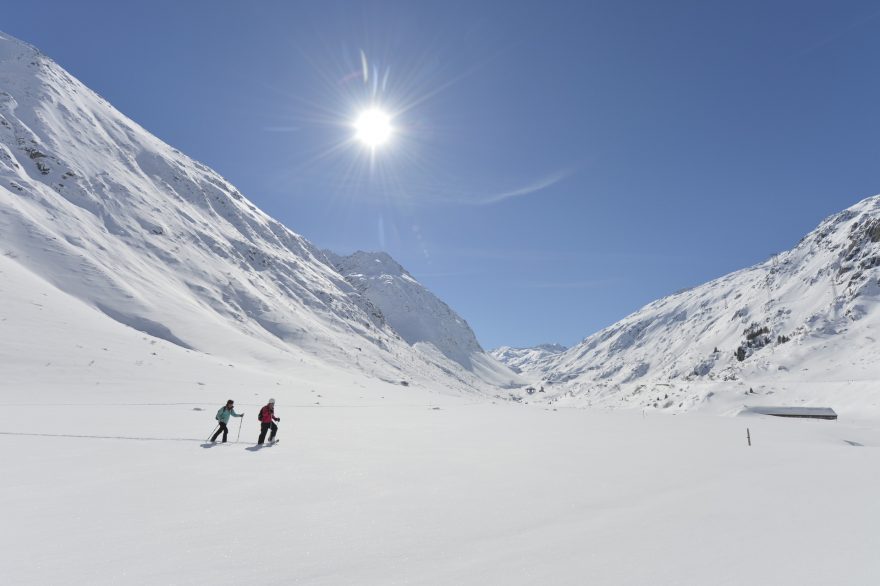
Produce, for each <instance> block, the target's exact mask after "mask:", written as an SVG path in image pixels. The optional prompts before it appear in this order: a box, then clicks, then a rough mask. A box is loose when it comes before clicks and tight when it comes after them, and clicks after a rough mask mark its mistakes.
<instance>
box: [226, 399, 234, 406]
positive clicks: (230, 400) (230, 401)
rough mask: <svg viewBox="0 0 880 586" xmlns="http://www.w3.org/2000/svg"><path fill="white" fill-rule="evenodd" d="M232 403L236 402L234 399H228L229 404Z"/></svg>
mask: <svg viewBox="0 0 880 586" xmlns="http://www.w3.org/2000/svg"><path fill="white" fill-rule="evenodd" d="M230 403H235V401H233V400H232V399H229V400H228V401H226V404H227V405H229V404H230Z"/></svg>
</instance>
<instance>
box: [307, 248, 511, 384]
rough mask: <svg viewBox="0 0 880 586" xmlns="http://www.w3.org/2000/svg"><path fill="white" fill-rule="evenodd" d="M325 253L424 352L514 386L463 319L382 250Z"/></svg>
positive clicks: (505, 368) (491, 380)
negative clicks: (338, 253) (343, 254)
mask: <svg viewBox="0 0 880 586" xmlns="http://www.w3.org/2000/svg"><path fill="white" fill-rule="evenodd" d="M325 252H326V254H327V257H328V259H329V260H330V262H331V263H332V264H333V266H334V267H335V268H336V270H338V271H339V273H340V274H342V275H343V276H344V277H345V279H346V281H348V282H349V283H350V284H351V285H352V286H353V287H354V288H355V289H356V290H357V291H358V292H359V293H360V294H361V295H362V296H363V297H364V298H365V299H366V300H368V301H369V302H370V303H371V305H372V306H373V307H375V308H377V309H378V310H379V311H380V312H381V316H382V317H384V319H385V320H386V321H387V323H388V324H389V325H390V326H391V327H392V328H394V331H396V332H397V333H398V334H400V336H401V337H402V338H403V339H404V340H405V341H406V342H407V343H408V344H410V345H412V346H414V347H415V348H417V349H419V350H420V351H422V352H423V353H427V354H428V355H432V356H434V355H436V354H437V353H438V352H439V353H440V354H441V355H443V356H445V357H446V358H448V359H449V360H452V361H453V362H455V363H457V364H459V365H460V366H461V367H462V368H464V369H465V370H467V371H470V372H473V373H475V374H476V375H477V376H479V377H480V378H482V379H484V380H486V381H487V382H490V383H491V384H493V385H498V386H515V385H517V383H518V382H519V377H518V376H517V375H516V373H515V372H512V371H511V370H510V369H509V368H507V367H505V366H504V365H503V364H501V363H499V362H498V361H497V360H495V359H494V358H493V357H492V356H490V355H489V354H487V353H486V352H485V351H483V348H482V347H480V344H479V342H477V337H476V336H475V335H474V332H473V330H471V328H470V326H469V325H468V324H467V322H466V321H465V320H464V319H463V318H462V317H461V316H460V315H458V314H457V313H456V312H455V311H453V310H452V308H450V307H449V306H448V305H446V303H444V302H443V301H442V300H440V299H439V298H438V297H437V296H436V295H434V294H433V293H431V292H430V291H429V290H428V289H426V288H425V287H424V285H422V284H421V283H419V282H418V281H417V280H416V279H415V278H414V277H413V276H412V275H411V274H409V273H408V272H407V271H406V269H404V268H403V267H402V266H401V265H400V264H399V263H398V262H397V261H395V260H394V259H393V258H391V257H390V256H388V255H387V254H386V253H384V252H362V251H358V252H355V253H354V254H352V255H350V256H339V255H336V254H334V253H332V252H329V251H325Z"/></svg>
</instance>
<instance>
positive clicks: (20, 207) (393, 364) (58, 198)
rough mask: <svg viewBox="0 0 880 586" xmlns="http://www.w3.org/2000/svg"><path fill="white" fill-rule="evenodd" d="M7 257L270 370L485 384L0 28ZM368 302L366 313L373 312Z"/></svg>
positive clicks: (180, 337) (172, 332)
mask: <svg viewBox="0 0 880 586" xmlns="http://www.w3.org/2000/svg"><path fill="white" fill-rule="evenodd" d="M0 252H2V254H4V255H6V256H7V257H10V258H13V259H15V261H16V262H18V263H20V264H21V265H22V266H24V267H26V268H27V269H28V270H30V271H32V272H33V273H35V274H36V275H39V276H41V277H42V278H44V279H46V280H47V281H49V282H51V283H52V284H54V285H55V286H56V287H58V288H59V289H60V290H62V291H64V292H66V293H67V294H69V295H71V296H73V297H75V298H76V299H79V300H81V301H83V302H85V303H86V304H87V305H89V306H91V307H92V308H94V309H95V310H97V311H99V312H101V313H102V314H104V315H105V316H107V317H108V318H109V319H112V320H113V321H116V322H119V323H122V324H125V325H127V326H129V327H131V328H134V329H135V330H138V331H140V332H143V333H145V334H147V335H149V336H152V337H155V338H159V339H163V340H166V341H168V342H171V343H173V344H176V345H177V346H179V347H181V348H185V349H193V350H197V351H199V352H203V353H207V354H213V355H222V356H226V357H235V359H236V360H245V361H247V360H250V361H251V362H253V363H256V364H261V363H266V362H271V363H277V364H283V363H287V362H290V363H292V364H298V363H305V362H316V361H317V362H325V363H327V364H329V365H333V366H334V367H335V368H342V369H350V370H357V371H360V372H365V373H367V374H369V375H370V376H375V377H378V378H380V379H383V380H387V381H391V382H399V381H401V380H407V381H418V380H422V381H446V382H447V383H448V384H449V386H450V387H451V388H457V389H460V390H469V389H472V388H474V387H480V386H481V385H482V383H481V381H480V380H479V379H477V378H475V377H474V376H473V375H472V374H471V373H468V372H465V371H463V370H462V369H458V368H457V367H456V366H455V365H454V364H451V363H450V362H449V361H448V360H445V359H439V358H438V357H427V356H426V355H424V354H423V353H418V352H413V351H412V349H411V348H410V347H409V346H408V345H407V344H405V343H403V342H402V341H401V340H400V339H399V337H398V336H397V335H396V334H395V333H394V332H393V331H392V330H391V328H389V327H388V326H387V324H385V323H384V321H382V320H381V319H377V318H376V316H375V315H373V314H371V313H370V312H369V311H368V307H367V305H368V304H366V303H365V302H364V300H363V298H362V297H361V295H360V294H359V293H358V292H357V291H356V290H354V288H353V287H351V285H349V284H348V283H347V282H346V281H345V279H343V278H342V277H341V276H340V275H339V274H338V273H336V272H335V271H334V270H333V269H332V268H331V267H329V266H328V265H327V264H326V263H325V262H324V260H323V259H324V257H323V254H322V253H321V252H320V251H318V250H316V249H315V248H314V247H313V246H312V245H311V244H310V243H309V242H307V241H306V240H305V239H303V238H302V237H300V236H298V235H297V234H295V233H293V232H291V231H290V230H288V229H287V228H286V227H284V226H283V225H281V224H280V223H279V222H277V221H275V220H273V219H272V218H270V217H268V216H266V215H265V214H264V213H263V212H261V211H260V210H259V209H257V208H256V207H255V206H254V205H253V204H252V203H250V202H249V201H248V200H247V199H246V198H245V197H244V196H243V195H242V194H241V193H239V192H238V190H236V189H235V187H234V186H232V185H231V184H229V183H228V182H227V181H226V180H224V179H223V178H222V177H221V176H219V175H218V174H217V173H215V172H214V171H212V170H211V169H209V168H207V167H205V166H204V165H202V164H200V163H198V162H196V161H194V160H192V159H190V158H189V157H187V156H185V155H183V154H182V153H180V152H178V151H177V150H175V149H173V148H172V147H170V146H168V145H167V144H165V143H163V142H161V141H160V140H158V139H157V138H156V137H154V136H152V135H151V134H149V133H148V132H147V131H145V130H144V129H143V128H141V127H140V126H138V125H137V124H135V123H134V122H132V121H131V120H129V119H128V118H126V117H125V116H123V115H122V114H120V113H119V112H118V111H117V110H116V109H114V108H113V107H112V106H111V105H109V104H108V103H107V102H106V101H104V100H103V99H102V98H100V97H99V96H97V95H96V94H95V93H94V92H92V91H91V90H89V89H88V88H86V87H85V86H84V85H82V84H81V83H80V82H79V81H77V80H76V79H74V78H73V77H72V76H70V75H69V74H68V73H67V72H66V71H64V70H63V69H62V68H61V67H59V66H58V65H57V64H55V63H54V62H53V61H51V60H50V59H48V58H47V57H45V56H44V55H42V54H40V53H39V52H38V51H37V50H36V49H34V48H33V47H30V46H28V45H26V44H24V43H22V42H20V41H17V40H15V39H13V38H11V37H9V36H7V35H0ZM365 309H367V310H366V311H365Z"/></svg>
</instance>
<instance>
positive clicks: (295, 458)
mask: <svg viewBox="0 0 880 586" xmlns="http://www.w3.org/2000/svg"><path fill="white" fill-rule="evenodd" d="M859 206H860V207H857V209H855V208H854V209H855V211H850V212H847V213H845V214H843V215H841V216H840V217H839V218H837V219H832V220H830V221H829V222H828V223H825V224H823V226H821V227H820V229H819V231H817V232H816V233H814V234H812V235H810V236H808V237H807V238H806V239H805V241H804V242H802V243H801V245H800V246H799V247H798V248H796V249H794V250H793V251H791V252H789V253H784V254H782V255H779V257H777V258H776V259H775V260H773V261H768V264H767V265H762V266H759V267H753V268H752V269H747V270H745V271H742V272H740V273H736V274H734V275H732V276H729V277H725V278H722V279H719V280H718V281H715V282H713V283H709V284H707V285H704V286H702V287H698V288H695V289H692V290H690V291H687V292H683V293H680V294H678V295H675V296H672V297H669V298H666V299H663V300H660V301H658V302H655V303H654V304H651V305H649V306H648V307H647V308H645V309H644V310H642V311H641V312H639V313H637V314H634V315H633V316H630V317H629V318H626V319H625V320H623V321H622V322H620V323H619V324H615V325H614V326H612V327H610V328H608V329H607V330H604V331H603V332H599V333H597V334H595V335H594V336H591V337H589V338H587V339H586V340H585V341H584V342H583V343H582V344H580V345H578V346H575V347H574V348H571V349H569V350H564V349H563V348H559V347H546V348H543V349H538V350H535V351H532V350H525V351H513V350H514V349H507V351H506V352H502V353H500V354H498V357H499V358H501V359H502V360H505V357H509V358H510V359H511V360H513V359H515V360H517V362H516V364H511V366H514V367H515V368H516V369H517V370H520V369H521V370H522V371H523V373H524V374H523V376H524V378H521V377H520V376H519V375H517V374H516V373H515V372H513V371H511V370H508V369H507V368H506V367H504V366H502V365H501V364H500V363H498V362H496V361H495V360H494V359H493V358H491V357H490V356H489V355H488V354H487V353H485V352H484V351H483V349H482V348H481V347H480V345H479V344H478V343H477V339H476V337H475V335H474V334H473V332H472V331H471V330H470V328H469V326H468V325H467V323H466V322H465V321H464V320H463V319H462V318H461V317H460V316H458V314H456V313H455V312H454V311H453V310H452V309H451V308H449V307H448V306H447V305H446V304H445V303H443V302H442V301H441V300H439V299H438V298H436V297H435V296H434V295H433V294H431V293H430V291H428V290H427V289H425V288H424V287H423V286H422V285H421V284H419V283H418V282H417V281H416V280H415V279H414V278H413V277H412V276H411V275H409V273H407V272H406V270H405V269H403V267H401V266H400V265H398V264H397V263H396V262H395V261H393V259H391V258H390V257H387V255H369V254H365V253H361V255H354V256H353V257H335V258H333V259H328V257H327V255H325V253H324V252H322V251H320V250H318V249H317V248H315V247H314V246H313V245H312V244H311V243H309V242H308V241H306V240H305V239H303V238H302V237H300V236H298V235H297V234H295V233H294V232H291V231H290V230H289V229H288V228H286V227H285V226H283V225H281V224H280V223H278V222H277V221H275V220H273V219H272V218H270V217H268V216H267V215H265V214H263V213H262V212H261V211H260V210H258V209H257V208H256V207H255V206H254V205H253V204H251V203H250V202H249V201H248V200H247V199H246V198H245V197H244V195H242V194H241V193H239V192H238V190H237V189H236V188H235V187H234V186H232V185H230V184H229V183H228V182H226V181H225V180H224V179H223V178H222V177H220V176H219V175H218V174H216V173H215V172H214V171H212V170H210V169H208V168H207V167H205V166H203V165H201V164H200V163H198V162H196V161H193V160H192V159H190V158H189V157H186V156H185V155H184V154H182V153H179V152H177V151H176V150H175V149H173V148H172V147H170V146H168V145H166V144H164V143H162V142H161V141H159V140H158V139H156V138H155V137H153V136H152V135H150V134H149V133H148V132H147V131H145V130H144V129H142V128H141V127H139V126H138V125H137V124H135V123H134V122H132V121H131V120H129V119H127V118H126V117H124V116H123V115H122V114H120V113H119V112H118V111H116V110H115V109H114V108H113V107H112V106H110V105H109V104H107V103H106V102H105V101H104V100H103V99H101V98H100V97H98V96H97V95H96V94H94V93H92V92H91V91H90V90H89V89H88V88H86V87H85V86H83V85H82V84H81V83H80V82H78V81H77V80H75V79H74V78H73V77H72V76H70V75H69V74H68V73H67V72H65V71H64V70H63V69H62V68H60V67H59V66H58V65H57V64H55V63H54V62H52V61H51V60H49V59H48V58H46V57H45V56H42V55H41V54H39V52H37V51H36V50H35V49H33V48H31V47H29V46H26V45H24V44H22V43H20V42H18V41H15V40H14V39H11V38H8V37H6V35H2V34H0V333H2V336H0V372H2V377H0V408H2V412H3V415H4V417H3V423H0V455H2V463H3V470H4V480H3V481H2V482H0V503H3V505H4V514H3V517H2V518H3V523H2V526H3V529H4V530H3V531H2V532H0V577H2V580H0V581H2V583H4V584H16V585H37V584H40V585H43V584H95V585H99V584H180V585H184V584H192V585H195V584H209V583H210V584H230V585H232V584H242V583H247V582H251V581H259V582H260V583H263V584H304V585H310V586H312V585H343V584H351V585H355V584H357V585H359V586H360V585H368V584H375V585H380V584H382V585H386V584H425V585H428V584H431V585H433V584H456V585H459V584H460V585H466V584H473V585H478V584H479V585H484V584H509V585H518V584H522V585H527V584H528V585H532V584H560V585H562V584H571V585H575V584H585V583H595V584H620V585H625V584H632V585H641V584H669V585H672V584H719V585H720V584H730V585H734V584H737V585H738V584H749V583H750V584H792V585H795V584H797V585H810V584H816V585H819V584H829V583H834V584H865V585H868V584H874V583H876V581H877V577H878V576H880V561H878V560H877V557H876V551H877V548H878V546H880V535H878V533H877V531H876V527H877V526H878V523H880V505H878V504H877V500H876V497H875V495H874V492H875V490H874V486H875V485H876V484H877V482H878V481H880V466H878V463H877V460H878V454H880V452H874V448H877V447H878V446H880V430H878V428H877V427H876V421H877V418H878V417H880V411H878V410H877V402H876V400H875V399H874V397H875V394H876V391H875V389H874V385H875V382H876V381H877V380H878V378H880V376H878V375H880V372H878V370H877V369H878V367H877V364H878V362H877V360H876V357H875V356H874V354H876V352H875V351H874V348H875V344H874V340H873V338H872V337H871V336H872V332H873V330H874V327H873V326H874V324H875V323H876V320H877V319H878V318H877V312H876V303H875V302H876V297H877V290H878V288H877V284H876V271H877V267H876V263H875V262H874V260H872V259H875V258H877V257H876V255H875V252H876V240H877V239H875V238H874V234H875V228H876V225H877V224H876V221H875V219H874V216H875V215H876V214H877V202H876V200H866V201H865V202H862V204H859ZM835 263H836V264H835ZM829 267H830V268H829ZM844 267H849V268H847V269H846V270H844ZM783 277H784V278H783ZM731 315H734V316H735V319H732V318H731V317H730V316H731ZM752 323H755V324H757V326H756V328H755V329H754V331H752V332H751V333H754V336H751V337H750V334H747V333H744V329H745V330H748V328H751V327H752ZM764 328H767V331H764ZM782 336H784V337H785V338H788V339H787V340H786V341H785V342H782V341H781V337H782ZM764 338H767V340H769V341H766V342H765V341H763V339H764ZM755 340H759V341H761V343H760V344H759V343H758V342H755ZM748 342H752V344H751V345H749V344H748ZM716 345H717V346H718V352H717V353H716V352H715V351H714V350H715V348H714V347H715V346H716ZM740 347H742V348H743V350H742V352H743V353H744V355H743V359H742V360H740V359H739V358H738V357H737V356H736V354H735V353H736V351H737V350H738V349H739V348H740ZM716 354H717V356H716ZM844 357H845V359H844ZM529 382H532V383H534V384H538V383H543V384H544V386H545V387H546V392H541V393H535V392H534V389H532V391H531V393H530V392H529V391H528V390H527V389H528V388H529V387H528V386H527V385H528V383H529ZM750 389H751V393H750V392H749V391H750ZM661 393H662V394H661ZM229 398H232V399H235V401H236V408H237V410H238V411H239V412H244V413H245V416H244V417H243V418H241V419H233V420H232V422H231V424H230V440H231V441H230V443H227V444H225V445H222V444H211V443H209V442H207V441H206V438H207V437H208V436H209V434H210V433H211V431H212V427H213V426H214V423H215V421H214V414H215V412H216V410H217V409H218V408H219V407H220V406H221V405H223V403H224V402H225V401H226V400H227V399H229ZM269 398H274V399H275V400H276V405H277V415H278V416H280V417H281V421H280V423H279V426H280V432H279V438H280V439H281V442H280V443H279V444H277V445H272V446H264V447H262V448H258V447H256V446H255V445H254V443H255V440H256V437H257V434H258V432H259V423H258V422H257V420H256V413H257V412H258V410H259V408H260V407H261V406H262V405H264V404H265V403H266V402H267V401H268V400H269ZM511 398H513V399H515V400H514V401H511V400H508V399H511ZM761 402H764V403H765V404H769V403H773V402H781V403H789V404H798V405H800V404H812V405H816V404H823V405H824V404H828V405H830V406H833V407H835V408H836V409H837V410H838V411H839V412H840V413H841V418H840V419H839V420H838V421H835V422H827V421H794V420H780V419H774V418H768V417H760V416H743V417H731V415H734V414H735V413H737V412H738V411H739V409H741V407H742V405H743V404H745V403H750V404H751V403H755V404H757V403H761ZM679 403H680V404H679ZM563 407H568V408H563ZM587 407H589V408H587ZM618 407H633V408H632V409H618ZM686 411H692V412H686ZM747 433H748V436H747ZM239 434H240V436H239ZM747 437H749V438H751V442H752V445H751V446H750V445H748V443H747Z"/></svg>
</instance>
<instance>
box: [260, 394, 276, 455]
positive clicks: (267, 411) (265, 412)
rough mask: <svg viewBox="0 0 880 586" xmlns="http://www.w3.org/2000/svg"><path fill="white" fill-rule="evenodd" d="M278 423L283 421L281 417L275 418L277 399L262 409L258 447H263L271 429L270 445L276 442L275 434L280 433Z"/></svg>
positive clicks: (270, 401)
mask: <svg viewBox="0 0 880 586" xmlns="http://www.w3.org/2000/svg"><path fill="white" fill-rule="evenodd" d="M276 421H281V418H280V417H275V399H269V402H268V403H267V404H266V405H265V406H264V407H263V408H262V409H260V439H258V440H257V444H258V445H262V444H263V441H265V439H266V432H267V431H269V430H270V429H271V430H272V434H271V435H270V436H269V443H270V444H271V443H272V442H274V441H275V434H277V433H278V426H277V425H275V422H276Z"/></svg>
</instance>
